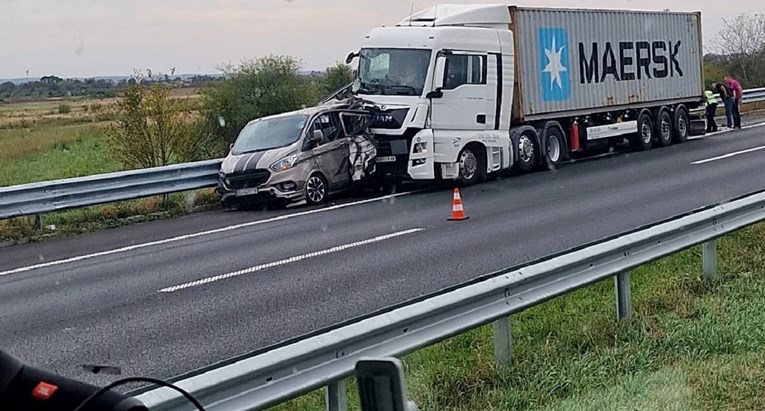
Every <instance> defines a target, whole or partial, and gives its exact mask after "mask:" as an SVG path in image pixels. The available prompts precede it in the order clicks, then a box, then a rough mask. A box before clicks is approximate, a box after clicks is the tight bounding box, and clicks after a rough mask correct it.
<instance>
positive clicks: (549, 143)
mask: <svg viewBox="0 0 765 411" xmlns="http://www.w3.org/2000/svg"><path fill="white" fill-rule="evenodd" d="M545 140H546V142H545V143H546V144H545V148H546V149H545V151H546V152H547V153H546V155H545V159H546V160H547V166H548V167H557V166H558V165H560V162H561V160H562V159H563V150H565V149H566V144H565V143H564V142H563V135H562V134H561V132H560V129H558V128H557V127H550V128H549V129H548V130H547V135H546V136H545Z"/></svg>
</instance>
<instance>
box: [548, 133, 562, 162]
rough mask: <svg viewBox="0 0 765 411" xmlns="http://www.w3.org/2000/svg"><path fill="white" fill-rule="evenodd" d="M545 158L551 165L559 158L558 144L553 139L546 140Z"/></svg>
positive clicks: (556, 140) (555, 139)
mask: <svg viewBox="0 0 765 411" xmlns="http://www.w3.org/2000/svg"><path fill="white" fill-rule="evenodd" d="M547 157H548V158H549V159H550V161H552V162H553V163H555V162H557V161H558V158H559V157H560V142H559V141H558V139H557V138H555V137H550V138H549V139H547Z"/></svg>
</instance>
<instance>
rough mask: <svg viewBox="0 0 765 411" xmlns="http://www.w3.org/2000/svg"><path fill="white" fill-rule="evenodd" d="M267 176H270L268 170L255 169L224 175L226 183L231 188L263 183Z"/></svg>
mask: <svg viewBox="0 0 765 411" xmlns="http://www.w3.org/2000/svg"><path fill="white" fill-rule="evenodd" d="M269 178H271V173H270V172H269V171H268V170H265V169H257V170H253V171H247V172H244V173H240V174H232V175H229V176H228V177H226V185H227V186H228V188H230V189H232V190H239V189H240V188H251V187H258V186H260V185H262V184H265V183H266V181H268V179H269Z"/></svg>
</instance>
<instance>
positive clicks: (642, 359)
mask: <svg viewBox="0 0 765 411" xmlns="http://www.w3.org/2000/svg"><path fill="white" fill-rule="evenodd" d="M718 247H719V253H720V254H719V259H720V260H719V263H720V275H719V277H718V280H717V281H716V282H715V283H714V284H711V285H705V284H704V283H703V282H702V281H700V279H699V277H700V272H701V256H700V251H699V249H698V248H694V249H690V250H686V251H684V252H682V253H679V254H676V255H674V256H670V257H667V258H665V259H662V260H660V261H657V262H654V263H652V264H649V265H646V266H643V267H641V268H639V269H637V270H634V271H633V273H632V284H633V288H632V292H633V306H634V310H635V312H634V314H633V317H632V318H631V319H630V320H627V321H625V322H621V323H620V322H617V321H616V320H615V308H614V297H613V281H612V280H607V281H603V282H601V283H598V284H595V285H594V286H591V287H589V288H586V289H582V290H580V291H577V292H575V293H573V294H570V295H568V296H565V297H562V298H558V299H555V300H553V301H550V302H547V303H545V304H543V305H541V306H538V307H535V308H532V309H529V310H526V311H524V312H522V313H519V314H517V315H514V316H513V317H512V324H513V342H514V345H513V356H514V357H513V364H512V367H511V368H509V369H502V368H499V367H495V366H494V365H493V346H492V335H491V327H489V326H487V327H483V328H480V329H478V330H475V331H473V332H469V333H466V334H464V335H461V336H458V337H455V338H452V339H450V340H448V341H445V342H443V343H440V344H437V345H435V346H432V347H429V348H427V349H424V350H421V351H419V352H416V353H414V354H411V355H409V356H406V357H405V358H404V363H405V368H406V373H407V384H408V386H409V391H410V396H411V397H413V399H414V400H416V402H417V403H418V406H419V407H420V409H421V410H433V411H436V410H437V411H443V410H482V411H483V410H521V409H523V410H526V409H529V410H532V409H533V410H549V411H553V410H555V411H558V410H559V411H563V410H566V411H568V410H646V411H648V410H720V409H727V410H757V409H759V410H761V409H765V325H764V324H765V252H764V251H765V225H759V226H755V227H752V228H749V229H745V230H742V231H740V232H737V233H735V234H733V235H730V236H728V237H725V238H724V239H722V240H721V241H720V242H719V243H718ZM354 384H355V382H354V381H353V380H352V379H349V380H348V382H347V387H348V393H349V403H350V404H349V405H350V408H351V409H359V408H358V399H357V396H356V386H355V385H354ZM277 409H279V410H282V411H286V410H321V409H323V393H321V392H315V393H312V394H310V395H308V396H304V397H301V398H299V399H297V400H294V401H292V402H290V403H287V404H285V405H282V406H280V407H277Z"/></svg>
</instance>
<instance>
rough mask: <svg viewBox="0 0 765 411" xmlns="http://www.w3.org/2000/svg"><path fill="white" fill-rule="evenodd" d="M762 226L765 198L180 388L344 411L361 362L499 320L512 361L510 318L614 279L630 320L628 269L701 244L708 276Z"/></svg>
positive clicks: (166, 395) (217, 399)
mask: <svg viewBox="0 0 765 411" xmlns="http://www.w3.org/2000/svg"><path fill="white" fill-rule="evenodd" d="M762 220H765V193H758V194H753V195H750V196H747V197H744V198H741V199H738V200H735V201H732V202H730V203H726V204H721V205H718V206H715V207H713V208H710V209H705V210H701V211H698V212H696V213H692V214H689V215H686V216H682V217H679V218H676V219H672V220H669V221H668V222H664V223H660V224H658V225H655V226H651V227H648V228H644V229H640V230H637V231H634V232H631V233H627V234H625V235H623V236H620V237H617V238H613V239H610V240H606V241H602V242H599V243H595V244H593V245H589V246H586V247H584V248H581V249H578V250H575V251H571V252H568V253H564V254H561V255H559V256H555V257H552V258H550V259H547V260H544V261H542V262H539V263H535V264H532V265H529V266H525V267H522V268H517V269H508V270H506V271H502V272H498V273H496V274H494V275H492V276H491V277H490V278H488V279H485V280H483V281H480V282H477V283H474V284H471V285H467V286H464V287H461V288H457V289H455V290H452V291H448V292H445V293H442V294H440V295H436V296H432V297H429V298H427V299H424V300H421V301H419V302H415V303H413V304H410V305H405V306H403V307H401V308H397V309H394V310H392V311H389V312H385V313H382V314H378V315H375V316H372V317H368V318H366V319H363V320H360V321H358V322H355V323H352V324H350V325H346V326H342V327H340V328H335V329H332V330H330V331H328V332H325V333H322V334H319V335H315V336H313V337H309V338H306V339H303V340H300V341H298V342H295V343H293V344H289V345H286V346H282V347H278V348H275V349H273V350H270V351H267V352H264V353H261V354H258V355H254V356H251V357H249V358H244V359H241V360H239V361H236V362H233V363H230V364H228V365H224V366H220V367H212V368H210V369H208V370H206V371H205V370H202V371H201V372H200V373H197V374H195V375H192V376H190V377H188V378H184V379H181V380H179V381H175V384H177V385H178V386H180V387H181V388H183V389H185V390H187V391H189V392H190V393H191V394H192V395H194V396H195V397H196V398H198V399H199V400H200V401H201V402H202V404H204V405H205V407H206V408H207V409H208V410H215V411H229V410H261V409H264V408H267V407H270V406H274V405H277V404H279V403H281V402H284V401H286V400H289V399H292V398H295V397H297V396H300V395H302V394H305V393H308V392H310V391H312V390H315V389H318V388H321V387H327V399H328V404H327V408H328V409H330V410H342V409H344V403H345V401H344V398H345V389H344V383H343V379H344V378H345V377H348V376H350V375H352V373H353V371H354V366H355V364H356V362H357V361H358V360H359V359H361V358H362V357H380V356H397V357H398V356H401V355H404V354H408V353H411V352H413V351H416V350H418V349H420V348H423V347H426V346H428V345H431V344H434V343H436V342H439V341H442V340H444V339H447V338H450V337H453V336H455V335H458V334H460V333H463V332H465V331H468V330H471V329H474V328H476V327H479V326H482V325H485V324H489V323H491V322H494V332H495V336H494V344H495V354H496V356H497V360H498V361H499V362H502V363H507V362H508V361H509V359H510V353H511V351H512V348H511V347H512V344H511V339H510V322H509V315H511V314H513V313H517V312H519V311H521V310H524V309H526V308H529V307H532V306H534V305H537V304H540V303H543V302H545V301H547V300H549V299H552V298H554V297H557V296H560V295H563V294H566V293H569V292H571V291H574V290H576V289H579V288H581V287H584V286H587V285H589V284H592V283H594V282H597V281H599V280H602V279H605V278H608V277H614V279H615V280H614V283H615V289H616V295H617V298H616V301H617V315H618V317H619V318H620V319H623V318H626V317H628V316H629V315H630V311H631V301H630V300H631V299H630V282H629V271H630V270H631V269H633V268H635V267H638V266H640V265H642V264H646V263H648V262H651V261H654V260H656V259H659V258H661V257H665V256H668V255H670V254H673V253H676V252H678V251H681V250H684V249H687V248H689V247H692V246H695V245H698V244H702V245H703V246H702V255H703V271H704V276H705V278H706V279H707V280H711V279H712V277H713V276H714V273H715V270H716V238H717V237H719V236H722V235H724V234H727V233H730V232H732V231H735V230H738V229H740V228H743V227H746V226H748V225H751V224H753V223H756V222H759V221H762ZM137 398H138V399H140V400H141V401H142V402H144V404H146V405H147V406H148V407H149V408H150V409H151V410H152V411H160V410H162V411H165V410H173V411H175V410H186V409H189V408H188V406H187V404H186V403H185V400H184V399H183V398H182V397H181V396H179V395H178V394H177V393H176V392H175V391H173V390H170V389H168V388H156V389H151V390H149V391H146V392H143V393H141V394H138V395H137Z"/></svg>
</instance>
